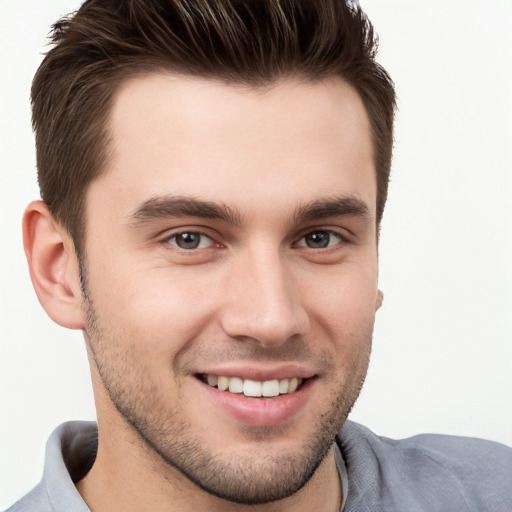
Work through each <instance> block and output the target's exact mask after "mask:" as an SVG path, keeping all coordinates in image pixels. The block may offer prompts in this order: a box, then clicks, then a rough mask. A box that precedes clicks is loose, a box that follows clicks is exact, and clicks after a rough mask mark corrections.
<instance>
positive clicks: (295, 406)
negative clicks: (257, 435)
mask: <svg viewBox="0 0 512 512" xmlns="http://www.w3.org/2000/svg"><path fill="white" fill-rule="evenodd" d="M315 380H316V379H314V378H311V379H307V380H306V381H305V382H304V383H303V384H302V386H301V387H300V388H299V389H298V390H297V391H295V392H293V393H290V394H287V395H279V396H276V397H274V398H263V397H262V398H252V397H247V396H245V395H244V394H242V393H240V394H238V393H230V392H229V391H220V390H219V389H217V388H214V387H212V386H210V385H208V384H205V383H204V382H202V381H200V380H199V379H198V382H199V383H200V384H201V387H202V388H203V390H204V391H205V392H206V393H208V395H209V398H210V399H211V400H212V401H213V402H214V403H215V405H217V406H219V407H220V408H221V409H223V410H224V411H226V412H227V413H228V414H229V415H231V416H233V417H234V418H236V419H237V420H239V421H241V422H242V423H245V424H247V425H252V426H258V427H262V426H270V425H277V424H278V423H282V422H284V421H286V420H288V419H290V418H292V417H293V416H295V415H296V414H297V413H298V412H299V411H300V410H301V409H302V408H303V407H304V406H305V405H306V402H307V401H308V398H309V396H310V394H311V388H312V386H313V383H314V381H315Z"/></svg>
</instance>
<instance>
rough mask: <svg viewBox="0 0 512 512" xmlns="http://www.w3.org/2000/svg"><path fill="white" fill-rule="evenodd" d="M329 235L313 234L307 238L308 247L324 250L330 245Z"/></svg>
mask: <svg viewBox="0 0 512 512" xmlns="http://www.w3.org/2000/svg"><path fill="white" fill-rule="evenodd" d="M329 238H330V237H329V233H322V232H318V233H311V234H310V235H307V236H306V244H307V245H308V247H314V248H315V249H318V248H320V249H323V248H324V247H327V246H328V245H329Z"/></svg>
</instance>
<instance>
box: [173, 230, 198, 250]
mask: <svg viewBox="0 0 512 512" xmlns="http://www.w3.org/2000/svg"><path fill="white" fill-rule="evenodd" d="M200 240H201V238H200V235H198V234H197V233H181V234H180V235H178V236H177V237H176V244H177V245H178V247H180V248H181V249H197V247H198V246H199V242H200Z"/></svg>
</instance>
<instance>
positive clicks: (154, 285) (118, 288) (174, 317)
mask: <svg viewBox="0 0 512 512" xmlns="http://www.w3.org/2000/svg"><path fill="white" fill-rule="evenodd" d="M111 268H112V267H111ZM121 276H123V277H121ZM126 276H127V277H126ZM90 290H91V295H92V297H93V299H94V308H95V310H96V311H97V313H98V314H99V315H100V316H101V318H103V319H105V321H107V322H108V326H105V327H107V328H108V330H109V331H111V332H112V333H113V334H114V332H115V333H117V334H116V337H122V338H124V339H125V340H126V341H128V340H132V341H133V343H136V342H139V343H140V345H141V350H143V349H144V347H151V350H152V352H153V354H155V353H158V354H159V355H161V356H162V357H165V356H169V355H172V354H174V353H175V352H176V351H178V350H180V349H181V348H182V347H183V346H184V345H186V344H187V343H189V342H191V341H192V340H193V339H194V338H195V337H196V336H197V335H198V333H199V332H200V331H201V330H202V329H204V328H205V325H207V324H208V323H209V322H210V321H211V319H212V318H213V317H214V316H215V315H214V312H215V303H216V302H218V300H217V299H216V298H215V297H213V294H212V293H211V292H210V293H209V292H208V290H205V288H204V287H203V286H199V285H198V283H197V282H195V280H191V279H187V278H186V277H185V278H180V277H179V276H176V275H173V273H171V272H169V270H168V269H146V270H133V269H132V270H130V269H121V268H117V269H116V272H115V273H113V272H110V273H109V274H108V276H105V277H104V278H103V279H101V278H100V276H99V274H96V275H94V274H92V273H91V283H90Z"/></svg>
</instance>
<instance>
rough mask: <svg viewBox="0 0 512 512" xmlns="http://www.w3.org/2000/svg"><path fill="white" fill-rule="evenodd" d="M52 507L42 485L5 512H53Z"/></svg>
mask: <svg viewBox="0 0 512 512" xmlns="http://www.w3.org/2000/svg"><path fill="white" fill-rule="evenodd" d="M53 510H54V509H53V507H52V505H51V503H50V501H49V499H48V495H47V493H46V491H45V489H44V488H43V486H42V485H38V486H37V487H35V488H34V489H32V490H31V491H30V492H29V493H28V494H26V495H25V496H23V498H21V499H20V500H19V501H17V502H16V503H15V504H14V505H12V506H11V507H10V508H8V509H7V510H6V511H5V512H36V511H37V512H53Z"/></svg>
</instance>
